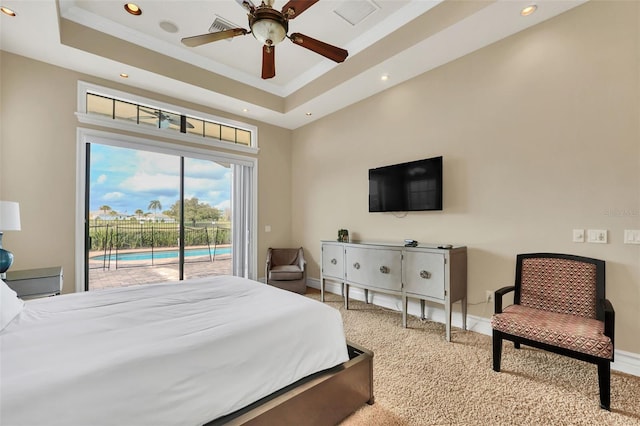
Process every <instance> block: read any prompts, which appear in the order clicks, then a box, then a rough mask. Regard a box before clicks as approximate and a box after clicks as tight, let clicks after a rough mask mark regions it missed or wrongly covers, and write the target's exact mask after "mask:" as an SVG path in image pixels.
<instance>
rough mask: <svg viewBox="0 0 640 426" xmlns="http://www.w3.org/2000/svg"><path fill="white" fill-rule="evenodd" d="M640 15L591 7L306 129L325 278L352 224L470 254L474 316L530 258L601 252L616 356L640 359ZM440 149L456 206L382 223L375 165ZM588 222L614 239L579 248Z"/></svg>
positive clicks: (299, 141)
mask: <svg viewBox="0 0 640 426" xmlns="http://www.w3.org/2000/svg"><path fill="white" fill-rule="evenodd" d="M638 8H639V4H638V3H637V2H589V3H587V4H585V5H583V6H580V7H578V8H576V9H574V10H572V11H569V12H567V13H565V14H563V15H560V16H558V17H556V18H555V19H553V20H550V21H547V22H545V23H543V24H541V25H539V26H537V27H534V28H531V29H529V30H527V31H524V32H522V33H520V34H516V35H514V36H512V37H510V38H508V39H506V40H503V41H501V42H498V43H496V44H494V45H492V46H489V47H486V48H484V49H482V50H480V51H478V52H476V53H473V54H471V55H468V56H466V57H464V58H461V59H459V60H457V61H455V62H453V63H450V64H448V65H445V66H442V67H440V68H438V69H436V70H433V71H431V72H428V73H426V74H423V75H421V76H419V77H417V78H415V79H413V80H411V81H409V82H406V83H403V84H400V85H398V86H396V87H394V88H392V89H390V90H387V91H385V92H383V93H381V94H379V95H377V96H374V97H372V98H369V99H367V100H364V101H362V102H360V103H359V104H357V105H355V106H351V107H349V108H346V109H344V110H342V111H339V112H337V113H334V114H333V115H331V116H329V117H325V118H324V119H321V120H319V121H317V122H314V123H312V124H309V125H307V126H305V127H304V128H301V129H298V130H295V131H294V133H293V135H294V137H293V157H292V160H293V170H292V173H293V180H292V182H293V192H292V194H293V195H292V197H293V206H294V208H293V234H294V240H295V241H296V242H300V243H301V244H302V245H303V246H304V247H305V248H306V249H307V253H308V260H309V261H310V276H311V277H315V278H319V275H320V273H319V267H318V263H319V261H320V240H322V239H335V238H336V236H337V230H338V229H339V228H347V229H349V231H350V233H351V234H352V237H355V238H356V239H360V240H365V241H382V242H402V240H403V239H404V238H413V239H417V240H418V241H420V242H424V243H453V244H461V245H467V246H468V249H469V259H468V262H469V270H468V271H469V274H468V277H469V289H468V296H469V301H470V302H471V303H478V304H477V305H475V306H472V307H471V308H470V313H471V314H473V315H477V316H481V317H487V318H488V317H489V316H490V315H491V313H492V308H491V307H490V306H488V305H486V304H484V303H480V302H482V301H483V299H484V294H485V290H489V289H491V290H493V289H497V288H499V287H502V286H504V285H509V284H512V283H513V276H514V267H515V255H516V254H517V253H525V252H536V251H550V252H564V253H573V254H578V255H584V256H590V257H596V258H601V259H604V260H606V261H607V296H608V297H609V298H610V300H611V301H612V303H613V305H614V307H615V309H616V339H617V341H616V347H617V349H621V350H626V351H631V352H634V353H640V340H638V338H637V336H639V335H640V246H638V245H624V244H623V243H622V239H623V231H624V229H640V138H639V136H640V134H639V126H640V123H639V116H640V107H639V95H640V86H639V75H640V66H639V57H640V55H639V42H638V40H639V32H638V31H639V19H638V18H639V16H640V14H639V11H638ZM391 78H393V76H391ZM372 84H375V82H373V83H372ZM438 155H443V156H444V210H443V211H442V212H417V213H409V214H407V215H406V216H404V217H402V216H395V215H393V214H389V213H368V211H367V209H368V207H367V203H368V183H367V171H368V169H369V168H371V167H378V166H382V165H387V164H392V163H396V162H404V161H410V160H416V159H420V158H426V157H432V156H438ZM574 228H580V229H589V228H590V229H607V230H608V231H609V243H608V244H586V243H583V244H577V243H573V242H572V229H574ZM455 309H456V310H457V309H459V308H457V307H456V308H455Z"/></svg>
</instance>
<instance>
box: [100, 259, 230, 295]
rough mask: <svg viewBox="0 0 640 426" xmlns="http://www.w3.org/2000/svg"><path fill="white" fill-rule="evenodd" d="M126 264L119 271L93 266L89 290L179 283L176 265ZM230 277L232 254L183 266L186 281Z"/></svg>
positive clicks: (114, 268) (112, 267)
mask: <svg viewBox="0 0 640 426" xmlns="http://www.w3.org/2000/svg"><path fill="white" fill-rule="evenodd" d="M123 263H124V262H120V266H119V267H118V268H116V267H115V264H114V265H111V266H110V267H109V268H103V267H101V266H99V265H96V264H94V265H92V268H91V269H90V270H89V287H90V290H97V289H102V288H113V287H124V286H130V285H137V284H151V283H157V282H166V281H177V280H178V273H179V272H178V265H177V264H159V265H153V266H150V265H145V266H142V265H134V264H129V265H126V264H125V265H122V264H123ZM230 274H231V256H229V255H227V256H217V257H216V258H215V260H213V261H199V262H187V263H186V264H185V266H184V277H185V279H186V278H197V277H205V276H211V275H230Z"/></svg>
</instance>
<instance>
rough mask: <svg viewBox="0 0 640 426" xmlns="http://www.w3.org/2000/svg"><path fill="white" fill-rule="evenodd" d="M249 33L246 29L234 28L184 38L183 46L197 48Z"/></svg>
mask: <svg viewBox="0 0 640 426" xmlns="http://www.w3.org/2000/svg"><path fill="white" fill-rule="evenodd" d="M248 32H249V31H247V30H245V29H244V28H232V29H230V30H224V31H218V32H215V33H207V34H201V35H197V36H193V37H185V38H183V39H182V40H181V41H182V44H184V45H185V46H189V47H196V46H200V45H203V44H206V43H212V42H214V41H218V40H225V39H228V38H231V37H236V36H241V35H245V34H247V33H248Z"/></svg>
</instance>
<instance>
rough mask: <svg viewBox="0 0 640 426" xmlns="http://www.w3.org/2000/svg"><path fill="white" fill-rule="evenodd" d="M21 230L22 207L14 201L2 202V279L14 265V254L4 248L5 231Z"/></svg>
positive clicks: (0, 239) (0, 248)
mask: <svg viewBox="0 0 640 426" xmlns="http://www.w3.org/2000/svg"><path fill="white" fill-rule="evenodd" d="M19 230H20V205H19V204H18V203H16V202H14V201H0V278H4V277H5V272H7V270H8V269H9V268H10V267H11V264H12V263H13V253H11V252H10V251H8V250H5V249H3V248H2V233H3V232H4V231H19Z"/></svg>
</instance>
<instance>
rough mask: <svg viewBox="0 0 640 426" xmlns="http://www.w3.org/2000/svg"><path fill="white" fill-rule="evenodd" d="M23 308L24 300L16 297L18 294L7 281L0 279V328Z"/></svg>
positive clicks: (2, 328)
mask: <svg viewBox="0 0 640 426" xmlns="http://www.w3.org/2000/svg"><path fill="white" fill-rule="evenodd" d="M23 308H24V302H23V301H22V299H19V298H18V294H17V293H16V292H15V291H13V289H11V288H10V287H9V286H8V285H7V283H5V282H4V281H2V280H0V321H1V324H0V325H2V327H0V330H4V328H5V327H6V326H7V325H8V324H9V323H10V322H11V320H12V319H14V318H15V317H17V316H18V314H19V313H20V312H22V309H23Z"/></svg>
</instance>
